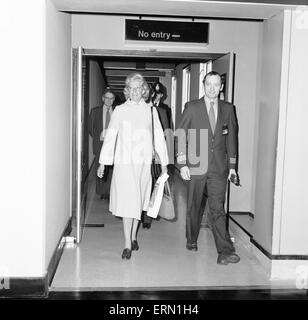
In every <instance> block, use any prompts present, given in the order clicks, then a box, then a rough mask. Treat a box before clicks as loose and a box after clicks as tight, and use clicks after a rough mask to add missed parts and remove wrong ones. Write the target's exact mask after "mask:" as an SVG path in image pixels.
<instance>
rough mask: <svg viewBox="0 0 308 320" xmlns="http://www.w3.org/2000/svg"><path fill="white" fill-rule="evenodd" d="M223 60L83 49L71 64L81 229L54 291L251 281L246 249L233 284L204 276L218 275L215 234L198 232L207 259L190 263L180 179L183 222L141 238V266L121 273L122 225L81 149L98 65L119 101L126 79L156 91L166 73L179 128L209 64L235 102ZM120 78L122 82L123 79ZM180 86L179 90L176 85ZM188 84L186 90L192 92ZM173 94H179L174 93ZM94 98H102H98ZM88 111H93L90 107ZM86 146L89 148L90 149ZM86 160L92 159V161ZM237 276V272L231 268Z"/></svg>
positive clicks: (134, 262) (160, 225)
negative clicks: (142, 79)
mask: <svg viewBox="0 0 308 320" xmlns="http://www.w3.org/2000/svg"><path fill="white" fill-rule="evenodd" d="M75 52H76V51H75ZM226 57H227V55H225V54H212V55H210V54H208V55H200V54H195V53H193V54H190V53H178V52H177V53H170V52H154V53H149V52H142V51H136V52H131V51H130V52H119V51H96V50H83V49H82V48H78V52H77V55H76V53H75V58H74V59H76V61H77V63H76V64H75V65H78V66H79V71H76V73H75V74H76V75H77V78H79V82H80V83H79V84H78V81H76V88H77V89H76V90H77V91H78V90H79V94H76V108H74V110H76V111H75V117H74V119H76V121H77V122H78V123H79V125H76V126H75V131H74V134H75V135H76V140H75V148H74V149H73V152H75V154H74V156H73V160H74V166H73V167H75V170H76V171H75V173H74V172H73V173H72V177H74V178H73V179H72V181H73V182H74V183H75V187H74V188H73V190H75V193H76V194H75V196H74V197H73V199H75V206H74V207H73V209H74V210H73V213H74V218H75V219H74V221H75V223H76V224H75V225H74V228H73V229H74V230H75V234H74V237H76V242H77V245H75V246H73V247H72V248H67V250H66V252H65V253H64V257H63V258H62V261H61V262H60V265H59V269H58V272H57V274H56V276H55V279H54V282H53V286H54V287H55V288H56V289H57V290H59V288H60V287H63V288H65V287H66V286H67V285H68V283H73V288H75V289H76V290H78V288H80V287H82V288H85V287H96V288H97V287H100V288H104V290H105V289H106V290H108V288H113V289H114V288H123V287H129V288H130V289H133V288H140V287H147V288H151V287H153V286H158V287H160V288H164V287H166V288H167V287H168V288H170V287H174V286H177V285H178V286H180V287H187V286H193V287H195V286H200V285H210V286H215V285H218V282H219V283H220V282H223V283H224V285H234V284H235V283H234V281H236V284H238V283H239V282H241V281H242V284H243V285H247V277H246V276H245V274H246V275H247V272H248V270H249V269H251V268H252V267H253V265H254V263H256V261H255V260H254V259H253V257H251V256H249V254H248V253H247V252H245V248H244V246H243V247H240V248H237V250H238V251H239V253H240V255H241V257H242V260H244V261H246V264H244V265H243V268H244V269H241V268H238V269H237V270H238V271H237V272H239V274H237V275H236V276H234V274H233V276H232V277H231V276H230V274H228V273H226V274H225V277H224V278H223V279H222V278H219V279H217V278H213V279H212V278H211V277H212V276H213V274H211V273H205V270H204V261H205V260H206V261H207V263H209V268H211V266H212V267H214V269H215V268H217V265H216V258H217V257H216V252H215V246H214V242H213V238H212V234H211V231H210V230H206V229H203V230H202V231H201V235H200V236H201V237H202V238H203V239H200V242H202V245H201V246H200V253H201V252H202V254H200V255H198V256H193V255H191V252H188V251H187V250H186V249H185V242H186V240H185V201H186V200H185V188H184V187H183V185H182V184H181V181H180V179H177V177H176V176H175V177H174V184H175V185H176V188H177V192H176V198H175V206H176V210H177V212H178V216H177V219H176V221H175V222H169V221H155V223H154V224H153V226H152V228H151V229H150V230H141V231H142V232H141V235H140V236H139V237H140V240H141V241H140V243H141V244H142V249H143V250H140V252H138V253H137V254H138V256H137V254H136V259H131V261H129V262H128V263H129V266H128V268H127V265H124V264H123V262H122V261H121V258H120V253H121V251H122V222H121V221H119V220H118V219H117V218H115V217H114V216H112V215H111V214H110V213H109V212H108V202H106V201H101V200H100V199H98V197H97V195H95V187H94V178H95V171H96V170H95V167H94V166H93V165H92V163H91V160H90V161H89V162H88V164H87V165H85V161H84V159H86V157H85V155H84V153H85V152H89V151H91V150H89V149H90V148H88V149H87V150H86V151H85V149H84V148H83V146H85V145H86V144H85V143H84V141H85V140H86V139H85V136H87V137H88V133H87V130H86V125H85V124H86V122H87V121H86V118H87V114H88V113H89V109H90V108H91V107H93V106H89V108H87V106H85V99H89V98H90V96H91V94H88V93H86V92H85V90H86V88H87V87H89V84H88V85H87V84H86V83H85V81H86V79H90V78H91V72H89V69H87V68H89V66H91V64H93V65H96V70H97V71H96V72H97V74H99V73H101V81H102V83H105V85H106V87H107V85H108V84H109V85H111V84H112V85H114V87H113V88H114V90H115V91H117V90H116V89H117V88H118V94H119V100H120V101H121V99H122V98H121V96H120V93H121V92H122V87H121V86H123V76H125V75H127V74H128V73H131V72H134V71H138V72H140V73H144V74H145V76H146V77H147V78H148V79H149V82H150V83H151V82H155V81H156V80H157V79H160V80H162V78H164V77H166V73H167V72H166V71H162V70H168V79H169V80H168V81H170V83H169V84H167V86H168V87H170V88H171V89H170V90H171V92H170V93H169V95H170V99H171V97H172V96H173V97H175V100H176V101H175V102H174V100H173V101H172V102H171V101H170V105H172V104H173V105H175V117H174V119H175V124H177V122H178V119H179V116H180V114H181V112H182V105H183V101H182V99H183V90H186V92H189V95H187V99H198V98H199V97H200V94H201V93H200V90H199V88H200V86H199V81H200V73H201V72H204V64H206V63H209V62H210V64H209V68H211V69H212V70H216V69H218V68H220V70H219V71H220V72H221V73H224V74H225V75H228V76H226V77H225V80H226V83H225V85H226V88H227V90H226V91H225V92H224V98H225V99H227V100H229V101H230V102H232V93H233V90H232V85H229V82H228V81H232V80H233V76H231V75H230V74H231V73H232V72H233V69H234V68H233V61H234V60H233V55H232V54H229V60H230V63H229V64H226V63H225V62H226ZM158 64H159V67H158ZM215 65H216V67H215ZM124 66H125V67H124ZM154 66H155V67H154ZM164 68H165V69H164ZM223 68H224V69H223ZM153 69H155V70H153ZM177 69H178V70H177ZM183 70H186V71H185V72H186V73H187V70H189V73H190V75H189V79H190V80H189V81H186V82H184V81H183V78H182V77H183ZM115 71H117V72H115ZM217 71H218V70H217ZM222 71H223V72H222ZM169 72H170V74H169ZM229 72H231V73H229ZM179 75H181V76H179ZM229 75H230V76H229ZM121 77H122V80H120V79H119V78H121ZM94 78H96V77H94ZM112 81H114V82H112ZM120 81H122V83H120ZM175 82H176V85H174V83H175ZM185 83H186V85H185ZM188 83H189V87H187V85H188ZM172 88H173V90H175V91H172ZM97 95H98V96H99V95H100V94H99V93H97ZM94 100H95V99H93V101H94ZM98 100H99V98H97V99H96V101H97V102H99V101H98ZM90 104H91V103H88V105H90ZM78 123H76V124H78ZM78 127H79V129H78ZM89 145H91V143H90V142H89V143H88V146H89ZM87 158H88V159H91V157H90V155H89V154H88V156H87ZM84 170H85V171H86V173H85V172H84ZM74 174H75V176H74ZM84 177H85V178H84ZM77 193H79V194H77ZM78 210H79V212H78ZM140 253H141V254H140ZM179 259H180V261H179ZM179 263H180V265H181V266H183V268H182V269H179V268H178V267H177V266H178V264H179ZM256 265H258V264H256ZM254 268H257V270H256V272H257V274H259V275H260V277H259V278H258V279H257V280H256V281H257V282H258V283H262V284H264V283H266V281H267V279H266V276H265V275H264V274H262V272H261V271H260V269H258V267H257V266H254ZM157 270H160V272H157ZM189 270H194V272H192V273H191V272H190V271H189ZM213 271H214V273H215V272H217V270H216V269H215V270H213ZM230 271H231V270H230ZM246 271H247V272H246ZM232 272H234V269H233V268H232ZM248 274H249V272H248ZM89 275H91V279H89ZM140 275H143V278H144V280H142V278H140ZM243 275H244V276H243ZM92 276H93V277H92ZM179 279H181V281H179ZM217 281H218V282H217ZM248 282H249V281H248ZM254 284H255V283H254ZM70 289H72V287H70Z"/></svg>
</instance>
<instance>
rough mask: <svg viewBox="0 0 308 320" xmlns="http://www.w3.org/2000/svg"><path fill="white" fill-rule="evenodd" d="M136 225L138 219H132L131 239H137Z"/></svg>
mask: <svg viewBox="0 0 308 320" xmlns="http://www.w3.org/2000/svg"><path fill="white" fill-rule="evenodd" d="M138 225H139V220H138V219H133V228H132V241H134V240H137V230H138Z"/></svg>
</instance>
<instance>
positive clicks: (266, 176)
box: [252, 13, 284, 252]
mask: <svg viewBox="0 0 308 320" xmlns="http://www.w3.org/2000/svg"><path fill="white" fill-rule="evenodd" d="M283 26H284V14H283V13H281V14H279V15H277V16H275V17H273V18H271V19H269V20H267V21H265V22H264V24H263V43H262V58H261V66H260V67H261V83H260V93H259V101H260V105H259V129H258V133H259V135H258V152H257V174H256V194H255V219H254V225H253V233H252V234H253V237H254V239H255V240H256V241H257V242H258V243H259V244H261V245H262V246H263V247H264V248H265V249H267V250H269V251H270V252H271V247H272V234H273V210H274V190H275V171H276V149H277V137H278V119H279V108H280V86H281V67H282V52H283V50H282V48H283Z"/></svg>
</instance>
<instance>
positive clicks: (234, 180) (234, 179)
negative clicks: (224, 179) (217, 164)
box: [228, 169, 242, 187]
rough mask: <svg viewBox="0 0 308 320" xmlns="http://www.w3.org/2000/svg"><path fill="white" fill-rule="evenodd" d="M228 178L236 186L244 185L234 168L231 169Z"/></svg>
mask: <svg viewBox="0 0 308 320" xmlns="http://www.w3.org/2000/svg"><path fill="white" fill-rule="evenodd" d="M232 175H233V177H232ZM228 180H229V181H231V182H232V183H233V184H234V185H236V186H240V187H241V186H242V185H241V184H240V178H239V176H238V174H237V173H236V171H235V170H234V169H230V172H229V176H228Z"/></svg>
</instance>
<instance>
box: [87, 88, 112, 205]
mask: <svg viewBox="0 0 308 320" xmlns="http://www.w3.org/2000/svg"><path fill="white" fill-rule="evenodd" d="M114 100H115V95H114V93H113V92H112V91H111V90H109V89H106V90H105V91H104V92H103V95H102V101H103V105H102V106H98V107H95V108H93V109H92V110H91V112H90V115H89V125H88V130H89V134H90V136H91V137H92V139H93V153H94V155H95V159H94V161H95V164H94V165H95V166H96V167H98V165H99V163H98V160H99V155H100V151H101V148H102V145H103V142H104V137H105V132H106V129H107V128H108V124H109V121H110V118H111V115H112V112H113V109H114V108H113V104H114ZM106 169H107V170H108V174H106V175H104V178H98V177H96V193H97V194H98V195H99V196H100V198H101V199H108V197H109V194H110V183H111V177H112V167H111V166H109V167H108V168H106Z"/></svg>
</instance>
